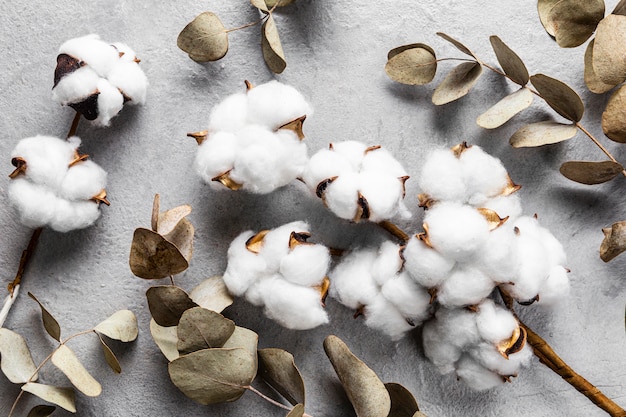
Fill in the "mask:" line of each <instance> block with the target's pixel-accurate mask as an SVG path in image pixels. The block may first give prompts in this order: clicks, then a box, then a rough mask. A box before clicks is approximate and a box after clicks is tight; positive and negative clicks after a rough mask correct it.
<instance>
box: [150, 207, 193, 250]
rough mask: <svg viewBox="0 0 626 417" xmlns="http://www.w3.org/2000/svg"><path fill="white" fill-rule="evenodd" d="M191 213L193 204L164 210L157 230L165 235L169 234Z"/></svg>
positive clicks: (160, 214)
mask: <svg viewBox="0 0 626 417" xmlns="http://www.w3.org/2000/svg"><path fill="white" fill-rule="evenodd" d="M190 213H191V206H190V205H189V204H184V205H182V206H178V207H174V208H173V209H169V210H167V211H164V212H163V213H159V217H158V221H157V230H156V232H157V233H158V234H160V235H163V236H165V235H167V234H168V233H170V232H171V231H173V230H174V228H175V227H176V226H177V225H178V223H179V222H180V221H181V220H182V219H184V218H185V217H186V216H188V215H189V214H190ZM168 240H169V239H168ZM170 242H171V241H170Z"/></svg>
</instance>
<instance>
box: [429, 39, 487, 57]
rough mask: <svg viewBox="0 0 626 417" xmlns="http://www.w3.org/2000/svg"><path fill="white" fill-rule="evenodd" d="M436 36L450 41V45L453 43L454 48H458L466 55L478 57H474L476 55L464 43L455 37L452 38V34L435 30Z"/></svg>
mask: <svg viewBox="0 0 626 417" xmlns="http://www.w3.org/2000/svg"><path fill="white" fill-rule="evenodd" d="M437 35H438V36H441V37H442V38H444V39H445V40H447V41H448V42H450V43H451V44H452V45H454V46H455V47H456V49H458V50H459V51H461V52H463V53H464V54H466V55H469V56H471V57H472V58H474V59H476V60H478V58H477V57H476V55H474V53H473V52H472V51H471V50H470V49H469V48H468V47H467V46H465V45H463V44H462V43H461V42H459V41H457V40H456V39H454V38H453V37H452V36H450V35H446V34H445V33H443V32H437Z"/></svg>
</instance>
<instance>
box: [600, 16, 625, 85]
mask: <svg viewBox="0 0 626 417" xmlns="http://www.w3.org/2000/svg"><path fill="white" fill-rule="evenodd" d="M625 55H626V16H621V15H614V14H611V15H608V16H607V17H605V18H604V19H602V21H601V22H600V24H598V29H597V30H596V37H595V42H594V45H593V59H592V63H593V70H594V71H595V73H596V75H597V76H598V78H599V79H600V80H601V81H602V82H603V83H605V84H610V85H613V86H616V85H618V84H621V83H623V82H624V81H625V80H626V60H625V59H624V56H625Z"/></svg>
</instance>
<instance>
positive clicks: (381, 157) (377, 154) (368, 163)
mask: <svg viewBox="0 0 626 417" xmlns="http://www.w3.org/2000/svg"><path fill="white" fill-rule="evenodd" d="M361 170H363V171H374V172H387V173H388V174H389V175H390V176H395V177H397V178H400V177H404V176H407V175H408V174H407V172H406V170H405V169H404V167H403V166H402V164H400V162H398V160H397V159H396V158H394V157H393V155H392V154H391V152H389V151H388V150H387V149H385V148H382V147H380V148H377V149H374V150H371V151H368V152H366V153H365V155H364V156H363V160H362V161H361Z"/></svg>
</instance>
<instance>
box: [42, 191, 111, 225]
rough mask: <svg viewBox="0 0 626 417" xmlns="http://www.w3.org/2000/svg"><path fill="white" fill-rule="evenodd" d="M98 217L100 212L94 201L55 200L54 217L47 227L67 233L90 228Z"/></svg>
mask: <svg viewBox="0 0 626 417" xmlns="http://www.w3.org/2000/svg"><path fill="white" fill-rule="evenodd" d="M98 217H100V210H99V209H98V204H97V203H96V202H94V201H67V200H63V199H61V198H57V199H56V202H55V212H54V216H53V218H52V219H51V220H50V223H49V224H48V225H49V226H50V227H51V228H52V229H54V230H56V231H57V232H69V231H71V230H76V229H84V228H85V227H88V226H91V225H92V224H94V223H95V222H96V220H98Z"/></svg>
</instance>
